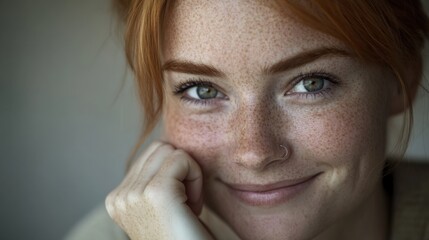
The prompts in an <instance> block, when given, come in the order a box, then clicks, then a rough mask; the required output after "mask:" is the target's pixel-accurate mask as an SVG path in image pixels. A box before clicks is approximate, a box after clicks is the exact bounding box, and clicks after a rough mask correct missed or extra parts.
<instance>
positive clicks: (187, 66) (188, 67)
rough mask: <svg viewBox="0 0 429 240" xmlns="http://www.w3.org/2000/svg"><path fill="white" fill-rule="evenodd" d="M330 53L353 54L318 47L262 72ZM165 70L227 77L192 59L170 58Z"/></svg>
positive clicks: (276, 70)
mask: <svg viewBox="0 0 429 240" xmlns="http://www.w3.org/2000/svg"><path fill="white" fill-rule="evenodd" d="M328 55H337V56H338V55H339V56H350V55H351V54H350V53H349V52H347V51H345V50H342V49H338V48H328V47H324V48H317V49H313V50H310V51H306V52H302V53H299V54H297V55H295V56H293V57H290V58H286V59H283V60H280V61H279V62H277V63H275V64H274V65H272V66H269V67H267V66H266V67H263V68H262V73H263V74H265V75H274V74H278V73H281V72H285V71H287V70H290V69H293V68H297V67H299V66H302V65H304V64H307V63H310V62H313V61H315V60H317V59H319V58H321V57H326V56H328ZM162 70H163V71H173V72H180V73H188V74H195V75H204V76H208V77H219V78H225V77H226V74H225V73H223V72H222V71H220V70H218V69H216V68H215V67H213V66H211V65H208V64H203V63H193V62H190V61H180V60H169V61H167V62H165V63H164V65H163V66H162Z"/></svg>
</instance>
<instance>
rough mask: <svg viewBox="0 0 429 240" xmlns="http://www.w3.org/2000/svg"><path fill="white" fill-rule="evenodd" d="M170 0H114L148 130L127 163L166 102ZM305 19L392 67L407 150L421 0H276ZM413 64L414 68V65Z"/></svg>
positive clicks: (423, 23) (418, 66) (421, 30)
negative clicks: (164, 51) (164, 58)
mask: <svg viewBox="0 0 429 240" xmlns="http://www.w3.org/2000/svg"><path fill="white" fill-rule="evenodd" d="M167 3H168V1H167V0H114V4H115V5H114V6H115V8H116V10H117V12H118V13H119V16H120V17H121V18H122V19H123V21H124V23H125V52H126V56H127V61H128V64H129V66H130V67H131V70H132V71H133V72H134V75H135V80H136V83H137V86H138V91H139V97H140V102H141V104H142V106H143V111H144V122H143V129H142V132H141V135H140V139H139V141H138V142H137V144H136V146H135V148H134V149H133V151H132V153H131V156H130V158H129V161H128V167H129V166H130V164H131V162H132V160H133V159H134V157H135V155H136V153H137V152H138V150H139V148H140V146H141V145H142V144H143V143H144V141H145V139H146V138H147V136H148V135H149V134H150V133H151V132H152V131H153V129H154V128H155V126H156V125H157V122H158V120H159V118H160V115H161V112H162V106H163V97H164V95H163V94H164V93H163V86H162V81H163V80H162V63H161V37H162V26H163V22H164V17H168V16H167V15H166V14H168V11H167ZM277 3H278V6H279V7H280V8H283V9H287V10H288V11H289V12H290V13H292V15H293V17H295V18H296V19H297V20H299V21H300V22H302V23H303V24H305V25H307V26H309V27H311V28H313V29H315V30H317V31H321V32H323V33H326V34H328V35H330V36H332V37H334V38H337V39H339V40H340V41H342V42H343V43H345V44H346V45H347V46H348V47H349V48H350V49H351V51H353V52H354V54H355V55H356V56H357V57H358V58H360V59H361V60H363V61H366V62H371V63H375V64H378V65H380V66H383V67H387V68H388V69H389V70H390V71H391V72H392V74H393V75H394V76H395V77H396V80H397V81H398V82H399V83H400V86H401V90H402V91H403V96H404V99H403V103H404V106H405V107H408V109H407V110H406V111H405V114H404V118H405V119H404V121H403V127H402V131H401V135H400V139H399V141H398V145H397V147H396V149H397V151H398V153H399V155H400V156H402V155H403V154H404V153H405V150H406V146H407V145H408V141H409V137H410V131H411V126H412V122H413V114H412V106H411V103H412V98H413V97H414V95H415V89H413V88H412V86H416V85H417V83H418V82H419V81H420V79H421V77H422V66H423V63H422V55H421V52H422V49H423V47H424V43H425V38H426V37H427V36H428V35H429V23H428V18H427V16H426V14H425V13H424V11H423V8H422V5H421V3H420V1H419V0H407V1H404V0H376V1H374V0H329V1H327V0H307V1H287V0H277ZM410 67H412V68H410Z"/></svg>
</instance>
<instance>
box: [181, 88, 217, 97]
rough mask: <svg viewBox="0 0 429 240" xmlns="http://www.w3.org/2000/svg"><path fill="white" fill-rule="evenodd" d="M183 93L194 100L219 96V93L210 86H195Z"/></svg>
mask: <svg viewBox="0 0 429 240" xmlns="http://www.w3.org/2000/svg"><path fill="white" fill-rule="evenodd" d="M185 93H186V94H187V96H188V97H191V98H194V99H211V98H216V97H217V96H218V95H219V91H218V90H216V89H215V88H214V87H211V86H195V87H191V88H188V89H187V90H186V91H185Z"/></svg>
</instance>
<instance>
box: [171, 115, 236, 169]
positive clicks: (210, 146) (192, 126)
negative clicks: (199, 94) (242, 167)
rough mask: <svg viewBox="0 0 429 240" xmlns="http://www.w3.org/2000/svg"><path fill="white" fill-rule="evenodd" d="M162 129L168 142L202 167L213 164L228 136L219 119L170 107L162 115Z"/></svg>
mask: <svg viewBox="0 0 429 240" xmlns="http://www.w3.org/2000/svg"><path fill="white" fill-rule="evenodd" d="M164 131H165V138H166V140H167V141H168V142H169V143H171V144H172V145H174V146H175V147H176V148H181V149H183V150H185V151H186V152H188V153H189V154H190V155H191V156H192V157H193V158H194V159H195V160H196V161H198V163H199V164H200V165H201V166H202V167H203V168H205V167H206V166H208V165H211V164H214V162H215V159H217V158H218V155H219V154H220V153H222V152H223V151H222V149H223V147H224V146H223V145H222V144H223V143H224V142H226V139H227V138H228V136H227V134H225V132H226V131H225V129H223V125H222V121H220V120H219V119H216V118H210V117H208V116H205V117H200V116H197V117H193V116H190V115H189V114H186V113H184V112H181V111H178V110H172V109H167V111H166V113H165V115H164Z"/></svg>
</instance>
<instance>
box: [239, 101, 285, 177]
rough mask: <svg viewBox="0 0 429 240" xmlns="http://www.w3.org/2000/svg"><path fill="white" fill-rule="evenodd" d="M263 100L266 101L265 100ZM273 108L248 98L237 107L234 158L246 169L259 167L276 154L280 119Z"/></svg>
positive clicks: (277, 151)
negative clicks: (277, 128) (277, 129)
mask: <svg viewBox="0 0 429 240" xmlns="http://www.w3.org/2000/svg"><path fill="white" fill-rule="evenodd" d="M264 102H265V103H264ZM276 115H277V114H276V109H275V108H274V107H273V106H271V105H270V104H267V103H266V101H259V102H254V101H249V102H248V104H243V105H242V106H241V107H240V108H239V109H238V110H237V117H236V118H235V120H233V121H234V122H235V123H234V125H235V126H234V130H233V132H234V134H235V136H234V139H235V140H236V144H235V148H234V159H235V161H236V162H237V163H238V164H240V165H242V166H245V167H247V168H254V169H261V168H263V167H265V166H266V165H267V164H268V163H269V162H271V161H272V160H273V159H276V157H277V158H278V157H279V156H276V155H278V154H279V148H280V147H279V144H280V143H279V141H278V140H277V139H278V138H279V137H278V135H279V133H280V132H279V131H277V132H276V131H275V127H276V125H277V123H276V121H279V120H280V119H278V117H276Z"/></svg>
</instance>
